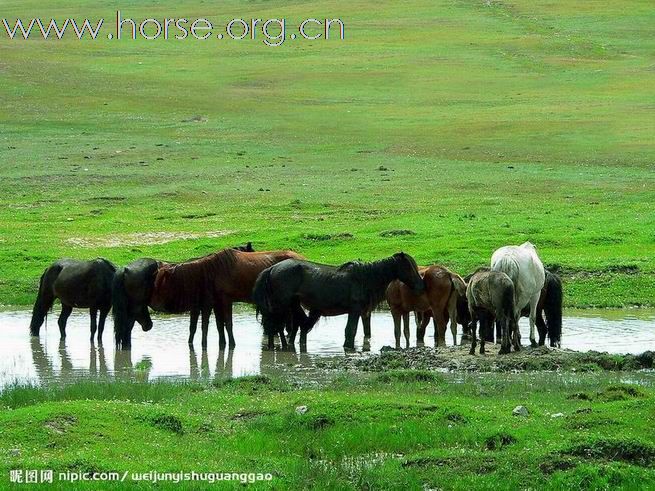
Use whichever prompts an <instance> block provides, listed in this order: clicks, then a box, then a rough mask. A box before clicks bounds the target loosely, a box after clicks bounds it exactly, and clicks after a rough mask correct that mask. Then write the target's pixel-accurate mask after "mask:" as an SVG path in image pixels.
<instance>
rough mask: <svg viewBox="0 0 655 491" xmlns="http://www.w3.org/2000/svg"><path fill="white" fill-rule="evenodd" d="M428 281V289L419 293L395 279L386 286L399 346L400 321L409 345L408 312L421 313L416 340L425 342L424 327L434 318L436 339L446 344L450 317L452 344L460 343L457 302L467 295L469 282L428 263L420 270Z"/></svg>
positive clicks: (426, 285)
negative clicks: (458, 337) (458, 341)
mask: <svg viewBox="0 0 655 491" xmlns="http://www.w3.org/2000/svg"><path fill="white" fill-rule="evenodd" d="M418 271H419V274H420V275H421V277H422V278H423V282H424V283H425V292H423V293H420V294H417V293H415V292H414V291H412V289H411V288H409V287H408V286H407V285H405V284H404V283H402V282H400V281H398V280H396V281H393V282H391V284H390V285H389V287H388V288H387V293H386V297H387V303H388V304H389V308H390V309H391V315H392V317H393V323H394V334H395V336H396V347H397V348H399V347H400V321H401V318H402V320H403V323H404V334H405V345H406V347H408V348H409V313H410V312H412V311H413V312H417V313H420V320H421V322H420V323H419V324H417V328H416V340H417V342H418V343H422V342H423V338H424V336H425V329H426V328H427V325H428V324H429V322H430V317H432V318H433V319H434V339H435V343H436V345H437V346H445V345H446V325H447V324H448V320H450V321H451V322H450V329H451V332H452V333H453V344H457V301H458V299H459V298H460V297H462V296H463V297H465V296H466V283H465V282H464V280H462V278H461V277H460V276H459V275H458V274H457V273H453V272H451V271H449V270H448V269H447V268H445V267H444V266H427V267H420V268H419V269H418Z"/></svg>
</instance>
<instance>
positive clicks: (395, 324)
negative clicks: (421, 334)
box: [391, 311, 418, 349]
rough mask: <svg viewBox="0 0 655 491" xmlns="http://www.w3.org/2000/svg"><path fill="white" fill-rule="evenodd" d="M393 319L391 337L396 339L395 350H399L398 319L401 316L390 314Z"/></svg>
mask: <svg viewBox="0 0 655 491" xmlns="http://www.w3.org/2000/svg"><path fill="white" fill-rule="evenodd" d="M391 317H393V335H394V337H395V338H396V349H400V317H401V314H400V313H399V312H396V311H392V312H391ZM417 335H418V333H417Z"/></svg>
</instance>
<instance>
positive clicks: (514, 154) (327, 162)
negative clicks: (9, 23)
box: [0, 0, 655, 307]
mask: <svg viewBox="0 0 655 491" xmlns="http://www.w3.org/2000/svg"><path fill="white" fill-rule="evenodd" d="M118 8H120V9H121V10H123V13H124V15H125V16H130V17H133V18H137V19H144V18H146V17H151V16H154V17H157V18H160V19H163V18H164V17H173V16H175V17H181V16H185V17H190V18H191V17H203V16H206V17H209V18H211V19H212V20H215V21H217V22H221V23H225V22H226V21H227V20H229V19H231V18H234V17H247V18H250V17H262V18H267V17H281V16H286V17H287V18H288V19H289V25H294V24H296V23H297V22H298V21H299V20H301V19H304V18H307V17H317V18H324V17H330V18H332V17H341V18H342V19H343V20H344V22H345V24H346V40H345V41H343V42H341V41H337V40H331V41H329V42H326V41H320V42H319V41H314V42H309V41H288V42H286V43H285V44H284V45H283V46H282V47H280V48H267V47H265V46H264V45H263V44H261V43H260V42H236V41H223V42H219V41H217V40H210V41H206V42H199V41H183V42H177V41H168V42H165V41H155V42H145V41H137V42H131V41H121V42H116V41H108V40H106V39H105V38H104V37H103V39H102V40H99V41H96V42H90V41H86V42H82V43H80V42H77V41H73V40H70V39H69V40H64V41H61V42H59V41H57V42H54V41H53V42H44V41H38V40H32V41H29V42H24V41H9V40H8V39H6V38H5V37H2V36H0V51H1V52H2V57H1V59H0V75H1V76H2V84H0V100H2V104H1V107H0V180H1V182H2V185H1V186H0V303H2V304H5V305H8V304H13V305H27V304H30V303H31V302H32V301H33V297H34V294H35V291H36V286H37V281H38V277H39V275H40V273H41V272H42V270H43V269H44V268H45V267H46V266H47V265H48V264H49V263H50V262H51V261H53V260H54V259H56V258H58V257H62V256H74V257H80V258H91V257H94V256H99V255H102V256H105V257H107V258H109V259H111V260H113V261H115V262H117V263H125V262H127V261H129V260H132V259H134V258H137V257H141V256H154V257H157V258H163V259H169V260H183V259H186V258H189V257H193V256H197V255H199V254H204V253H208V252H210V251H213V250H215V249H217V248H219V247H223V246H227V245H231V244H235V243H239V242H243V241H246V240H252V241H254V244H255V246H256V247H257V248H260V249H273V248H287V247H289V248H294V249H296V250H298V251H300V252H302V253H303V254H305V255H306V256H307V257H309V258H311V259H314V260H317V261H324V262H329V263H340V262H343V261H346V260H351V259H354V258H361V259H367V260H368V259H374V258H378V257H381V256H384V255H389V254H391V253H393V252H395V251H397V250H399V249H403V250H405V251H407V252H409V253H411V254H412V255H414V256H415V257H416V259H417V260H418V262H419V263H422V264H427V263H431V262H436V263H442V264H446V265H448V266H449V267H452V268H453V269H455V270H456V271H459V272H461V273H463V274H464V273H468V272H469V271H471V270H472V269H473V268H475V267H477V266H478V265H481V264H485V263H487V262H488V260H489V257H490V255H491V253H492V251H493V250H494V249H495V248H497V247H499V246H501V245H505V244H509V243H521V242H523V241H525V240H531V241H532V242H534V243H535V244H537V246H538V247H539V250H540V254H541V256H542V258H543V260H544V262H545V263H546V264H550V265H559V266H561V268H563V269H562V270H563V275H564V279H565V282H566V302H567V304H568V305H571V306H581V307H588V306H592V305H595V306H623V305H627V304H640V305H653V304H654V300H653V299H654V298H655V281H654V273H655V234H654V232H653V230H655V215H653V213H652V206H653V201H654V199H655V179H654V177H653V162H654V161H655V143H654V142H655V139H654V138H653V136H655V120H654V119H653V104H655V100H654V98H653V94H654V93H655V76H654V73H655V72H653V66H654V64H655V55H654V53H655V37H653V35H652V33H653V32H652V26H653V24H654V23H655V12H654V11H653V9H652V5H651V4H650V2H647V1H643V0H627V1H625V2H600V1H594V2H586V3H585V5H584V6H581V5H579V4H577V3H575V2H565V1H560V0H557V1H555V2H542V1H538V2H535V1H528V0H517V1H514V2H512V3H511V4H509V3H503V2H497V1H493V2H491V5H489V6H485V2H484V1H482V0H475V1H473V0H459V1H456V2H446V1H419V0H411V1H408V2H384V4H383V6H381V5H380V3H379V2H372V1H368V0H363V1H355V2H353V1H350V2H344V1H335V0H332V1H328V2H320V3H319V2H293V3H289V2H282V1H279V0H271V1H251V2H245V1H236V0H231V1H226V2H221V3H220V6H218V7H215V6H212V5H210V4H209V3H207V2H200V1H188V2H184V4H183V5H181V4H180V2H173V1H172V0H162V1H160V2H157V3H156V4H155V3H149V4H147V5H145V4H140V3H136V2H130V1H127V0H120V1H116V2H114V3H113V4H112V5H111V6H110V5H108V4H107V5H103V4H92V3H91V2H82V1H79V0H78V1H75V0H69V1H62V2H57V4H56V5H49V6H48V8H45V7H43V4H42V2H38V1H36V0H21V1H17V0H5V1H4V2H3V5H2V12H1V13H0V16H2V17H8V18H10V19H11V20H13V19H14V18H15V17H18V16H21V17H24V18H28V19H29V18H31V17H34V16H43V17H46V16H47V18H50V16H53V15H54V16H55V17H57V18H60V19H62V18H64V17H68V16H76V17H78V18H83V17H89V18H97V17H106V18H107V19H112V18H113V16H114V15H115V13H114V12H115V9H118ZM108 22H109V20H108ZM105 37H106V36H105ZM196 115H199V116H202V117H203V118H206V121H205V122H199V123H192V122H184V121H185V120H189V119H190V118H192V117H193V116H196ZM119 152H120V153H119ZM380 169H388V170H380ZM396 229H409V230H412V231H414V232H415V234H414V235H400V236H394V235H391V236H385V237H383V236H381V235H380V234H381V233H382V232H385V231H390V230H396ZM152 233H156V234H161V233H168V234H172V235H169V236H167V237H169V238H173V239H175V238H176V237H177V238H178V239H179V240H171V241H169V242H166V243H160V244H149V243H148V242H149V239H148V237H147V236H146V237H145V238H144V237H143V236H142V235H141V234H152ZM219 233H224V234H225V235H220V234H219ZM207 234H210V235H214V236H207ZM347 234H350V235H347ZM216 235H219V236H216ZM189 236H192V237H195V238H186V239H184V238H183V237H189Z"/></svg>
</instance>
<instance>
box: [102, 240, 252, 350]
mask: <svg viewBox="0 0 655 491" xmlns="http://www.w3.org/2000/svg"><path fill="white" fill-rule="evenodd" d="M233 249H235V250H237V251H242V252H254V251H255V250H254V249H253V247H252V242H248V243H247V244H245V245H240V246H236V247H233ZM165 264H173V263H166V262H164V261H157V260H156V259H150V258H144V259H137V260H136V261H132V262H131V263H129V264H128V265H127V266H125V267H124V268H120V269H119V270H118V271H117V272H116V275H115V277H114V284H113V288H112V313H113V316H114V340H115V342H116V348H117V349H130V348H131V347H132V328H133V327H134V323H135V322H138V323H139V324H140V325H141V328H142V329H143V330H144V331H149V330H150V329H152V318H151V317H150V311H149V310H148V306H149V304H150V298H151V297H152V292H153V290H154V287H155V276H156V275H157V271H158V270H159V267H160V266H162V265H165ZM171 313H177V312H171ZM190 314H191V322H190V325H189V345H192V344H193V338H194V336H195V333H196V330H197V328H198V318H199V317H200V315H201V314H202V330H203V331H202V334H203V338H202V346H203V348H206V347H207V330H208V325H209V317H210V315H211V306H209V305H208V306H206V307H202V308H198V309H194V310H191V312H190Z"/></svg>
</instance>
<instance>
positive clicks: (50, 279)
mask: <svg viewBox="0 0 655 491" xmlns="http://www.w3.org/2000/svg"><path fill="white" fill-rule="evenodd" d="M115 273H116V266H114V265H113V264H112V263H110V262H109V261H107V260H106V259H103V258H98V259H94V260H92V261H78V260H75V259H60V260H59V261H56V262H55V263H53V264H52V265H51V266H50V267H48V268H47V269H46V270H45V271H44V272H43V275H41V280H40V283H39V293H38V295H37V297H36V302H35V303H34V309H33V310H32V320H31V321H30V334H31V335H32V336H38V335H39V332H40V330H41V326H42V325H43V321H44V320H45V318H46V316H47V315H48V311H49V310H50V309H51V308H52V305H53V304H54V302H55V299H57V298H58V299H59V300H60V302H61V314H60V315H59V320H58V322H57V323H58V324H59V332H60V333H61V337H62V338H65V337H66V321H67V320H68V317H69V316H70V315H71V312H72V311H73V308H87V309H89V314H90V316H91V342H93V339H94V337H95V335H96V330H97V332H98V343H102V332H103V331H104V329H105V319H106V318H107V314H108V313H109V310H110V309H111V286H112V281H113V279H114V274H115ZM98 312H99V313H100V318H99V319H98Z"/></svg>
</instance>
